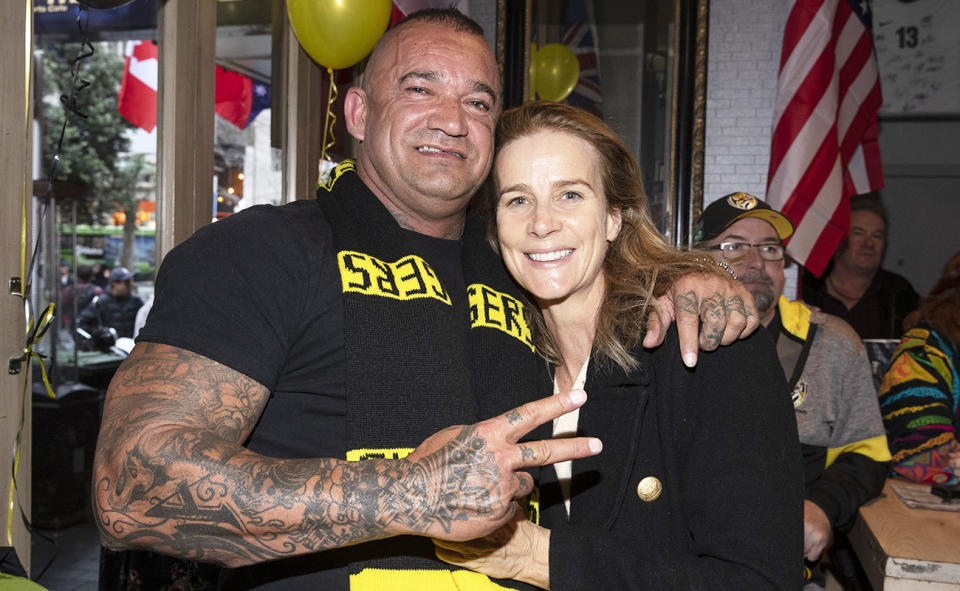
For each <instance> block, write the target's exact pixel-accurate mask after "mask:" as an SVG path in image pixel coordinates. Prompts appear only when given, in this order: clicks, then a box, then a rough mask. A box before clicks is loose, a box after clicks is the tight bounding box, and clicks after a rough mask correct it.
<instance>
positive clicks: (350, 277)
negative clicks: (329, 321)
mask: <svg viewBox="0 0 960 591" xmlns="http://www.w3.org/2000/svg"><path fill="white" fill-rule="evenodd" d="M337 263H338V264H339V266H340V278H341V282H342V284H343V293H347V292H355V293H362V294H364V295H371V296H380V297H384V298H392V299H395V300H415V299H419V298H433V299H435V300H439V301H441V302H443V303H444V304H446V305H448V306H449V305H451V303H450V296H449V295H448V294H447V292H446V290H444V289H443V285H441V284H440V279H439V278H438V277H437V274H436V273H435V272H434V270H433V268H432V267H430V264H429V263H427V261H425V260H423V259H422V258H420V257H418V256H417V255H407V256H405V257H403V258H401V259H399V260H397V261H395V262H389V261H382V260H380V259H378V258H376V257H374V256H371V255H369V254H365V253H362V252H356V251H352V250H341V251H340V252H339V253H337Z"/></svg>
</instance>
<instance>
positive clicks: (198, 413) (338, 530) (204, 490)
mask: <svg viewBox="0 0 960 591" xmlns="http://www.w3.org/2000/svg"><path fill="white" fill-rule="evenodd" d="M268 396H269V392H268V390H267V388H266V387H264V386H263V385H261V384H259V383H257V382H256V381H254V380H252V379H250V378H248V377H246V376H244V375H243V374H240V373H238V372H236V371H233V370H231V369H229V368H227V367H225V366H223V365H220V364H219V363H216V362H214V361H212V360H210V359H207V358H205V357H202V356H199V355H196V354H194V353H190V352H188V351H184V350H181V349H177V348H175V347H170V346H166V345H157V344H151V343H146V344H140V345H138V346H137V348H136V349H135V351H134V352H133V354H131V356H130V357H129V358H128V359H127V360H126V361H125V362H124V364H123V366H122V367H121V368H120V369H119V370H118V372H117V375H116V376H115V377H114V380H113V382H111V385H110V389H109V392H108V395H107V401H106V403H105V406H104V416H103V422H102V424H101V429H100V437H99V441H98V444H97V453H96V458H95V464H94V482H93V488H94V490H93V497H94V511H95V515H96V518H97V521H98V524H97V525H98V527H99V528H100V532H101V537H102V538H103V541H104V544H105V545H107V546H109V547H112V548H131V547H136V548H144V549H149V550H154V551H159V552H163V553H167V554H171V555H176V556H180V557H184V558H189V559H193V560H199V561H205V562H216V563H220V564H224V565H228V566H240V565H244V564H251V563H255V562H262V561H266V560H272V559H276V558H281V557H286V556H293V555H297V554H304V553H308V552H314V551H318V550H323V549H328V548H334V547H339V546H346V545H350V544H355V543H359V542H363V541H367V540H372V539H377V538H383V537H388V536H391V535H395V534H397V533H410V532H431V533H435V532H438V531H440V532H442V531H447V530H449V527H450V524H451V523H453V522H454V521H457V520H461V519H463V518H464V517H463V511H464V510H465V507H468V508H469V509H470V511H471V514H476V513H478V512H479V513H482V512H483V511H484V510H488V511H489V510H495V509H496V508H497V507H499V506H501V504H502V503H504V502H510V499H506V500H505V501H504V500H502V499H500V498H499V497H498V496H497V495H496V494H495V493H494V494H491V493H490V490H491V487H489V486H487V484H488V480H494V479H496V478H497V477H499V474H496V473H490V474H485V472H484V469H489V470H490V471H491V472H496V470H495V466H496V465H495V463H492V462H490V461H489V459H488V458H486V457H485V455H486V454H487V451H486V450H485V445H486V443H485V441H484V440H483V439H482V438H481V437H478V436H476V434H475V433H474V432H473V431H471V427H464V428H463V429H462V431H461V432H460V433H459V434H458V435H457V436H456V437H455V438H454V439H453V440H451V441H450V442H449V443H448V444H447V445H444V446H443V447H442V448H441V449H440V450H439V451H436V452H434V453H431V454H429V455H427V456H426V457H424V458H421V459H420V460H419V461H417V462H411V461H407V460H368V461H362V462H346V461H344V460H338V459H332V458H320V459H274V458H268V457H264V456H260V455H258V454H255V453H252V452H250V451H248V450H247V449H245V448H244V447H243V446H242V445H241V443H242V442H243V441H244V440H245V439H246V437H247V436H248V435H249V434H250V432H251V430H252V429H253V426H254V424H255V423H256V421H257V419H258V418H259V416H260V414H261V412H262V411H263V408H264V405H265V404H266V401H267V398H268ZM491 465H492V466H493V468H487V467H488V466H491ZM464 466H469V467H470V468H471V469H472V471H471V474H472V476H471V478H472V480H469V479H467V480H466V481H464V479H463V478H458V476H459V475H462V474H463V472H464ZM478 468H479V469H478ZM438 475H439V477H438Z"/></svg>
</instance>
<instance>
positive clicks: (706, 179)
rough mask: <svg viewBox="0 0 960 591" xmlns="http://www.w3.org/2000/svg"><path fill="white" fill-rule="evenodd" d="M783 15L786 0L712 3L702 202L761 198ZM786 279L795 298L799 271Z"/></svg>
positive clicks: (721, 0) (792, 271)
mask: <svg viewBox="0 0 960 591" xmlns="http://www.w3.org/2000/svg"><path fill="white" fill-rule="evenodd" d="M786 17H787V14H786V7H785V5H784V3H783V2H775V1H771V0H711V1H710V29H709V40H708V43H709V46H708V53H707V113H706V115H707V117H706V145H705V149H704V174H703V200H704V205H708V204H709V203H711V202H713V201H714V200H716V199H717V198H718V197H721V196H723V195H726V194H727V193H732V192H734V191H746V192H747V193H751V194H753V195H756V196H757V197H760V198H761V199H764V198H765V196H766V186H767V167H768V165H769V161H770V135H771V125H772V121H773V106H774V102H775V101H776V98H777V69H778V67H779V62H780V43H781V39H782V37H783V26H784V22H785V20H786ZM786 276H787V283H786V286H785V287H784V293H785V294H786V296H787V297H788V298H793V297H796V293H797V269H796V267H795V266H793V267H788V268H787V269H786Z"/></svg>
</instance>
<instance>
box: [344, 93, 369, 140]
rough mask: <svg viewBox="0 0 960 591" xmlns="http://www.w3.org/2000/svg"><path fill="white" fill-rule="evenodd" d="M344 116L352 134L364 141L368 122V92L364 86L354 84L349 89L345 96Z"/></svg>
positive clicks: (348, 129)
mask: <svg viewBox="0 0 960 591" xmlns="http://www.w3.org/2000/svg"><path fill="white" fill-rule="evenodd" d="M343 117H344V122H345V123H346V124H347V131H348V132H349V133H350V135H352V136H353V137H355V138H357V139H358V140H360V141H363V139H364V135H365V128H366V123H367V93H365V92H364V91H363V89H362V88H359V87H357V86H353V87H351V88H350V89H349V90H347V95H346V96H345V97H344V98H343Z"/></svg>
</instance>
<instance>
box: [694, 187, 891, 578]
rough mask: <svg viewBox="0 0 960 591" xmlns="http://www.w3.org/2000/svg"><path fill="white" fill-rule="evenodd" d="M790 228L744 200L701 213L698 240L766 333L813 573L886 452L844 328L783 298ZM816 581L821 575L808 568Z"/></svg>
mask: <svg viewBox="0 0 960 591" xmlns="http://www.w3.org/2000/svg"><path fill="white" fill-rule="evenodd" d="M791 234H793V224H792V223H791V222H790V220H788V219H787V218H786V217H784V216H783V215H781V214H780V213H779V212H778V211H775V210H774V209H772V208H770V206H769V205H767V204H766V203H764V202H763V201H761V200H760V199H757V198H756V197H754V196H753V195H749V194H747V193H732V194H730V195H726V196H724V197H722V198H720V199H718V200H717V201H714V202H713V203H711V204H710V205H709V206H708V207H707V208H706V209H705V210H704V211H703V215H702V216H701V219H700V224H699V227H698V236H697V239H698V241H700V244H701V246H702V247H703V248H705V249H707V251H708V252H710V253H711V254H712V255H713V257H714V258H715V259H716V260H717V261H718V262H720V263H723V264H725V265H727V266H729V267H730V269H731V270H732V271H733V273H734V274H735V275H736V276H737V278H739V280H740V281H742V282H743V284H744V286H745V287H746V288H747V290H749V291H750V293H751V294H752V295H753V301H754V304H755V305H756V307H757V314H758V315H759V317H760V323H761V324H762V325H763V326H764V327H766V329H767V330H768V331H770V333H771V335H772V336H773V338H774V341H775V342H776V345H777V355H778V356H779V358H780V364H781V366H782V368H783V373H784V376H785V377H786V378H787V385H788V387H789V388H790V391H789V392H782V393H779V392H773V393H771V394H772V395H779V394H782V395H784V396H786V395H788V394H789V395H790V396H791V397H792V399H793V406H794V410H795V411H796V416H797V428H798V429H799V431H800V433H799V434H800V444H801V449H802V451H803V460H804V471H805V481H806V499H805V501H804V512H803V521H804V558H806V560H807V561H808V566H809V567H813V566H814V565H815V563H816V562H817V561H818V560H819V558H820V555H821V554H822V552H823V550H824V548H826V546H827V544H828V543H829V542H830V538H831V534H832V532H833V531H839V532H843V531H846V530H848V529H849V528H850V526H851V525H853V520H854V518H855V517H856V515H857V510H858V509H859V507H860V505H862V504H863V503H865V502H867V501H869V500H870V499H872V498H874V497H876V496H877V495H878V494H880V491H881V489H882V488H883V481H884V479H885V478H886V475H887V473H888V471H889V466H888V464H887V462H889V461H890V451H889V450H888V448H887V438H886V434H885V432H884V428H883V421H882V419H881V417H880V409H879V406H878V404H877V394H876V391H875V390H874V387H873V379H872V377H871V373H870V363H869V360H868V359H867V353H866V350H865V349H864V347H863V343H862V342H861V341H860V338H859V337H858V336H857V334H856V333H855V332H854V331H853V329H852V328H850V326H849V325H848V324H847V323H846V322H844V321H842V320H840V319H839V318H836V317H835V316H830V315H828V314H824V313H823V312H820V311H819V310H817V309H815V308H811V307H810V306H807V305H806V304H804V303H803V302H801V301H793V302H791V301H789V300H787V298H785V297H784V296H783V286H784V283H785V277H784V272H783V269H784V257H785V249H784V246H783V240H785V239H786V238H789V237H790V235H791ZM810 574H811V576H812V578H813V580H814V585H816V584H817V583H816V581H817V579H818V578H820V577H821V575H819V573H818V572H816V571H810Z"/></svg>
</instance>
